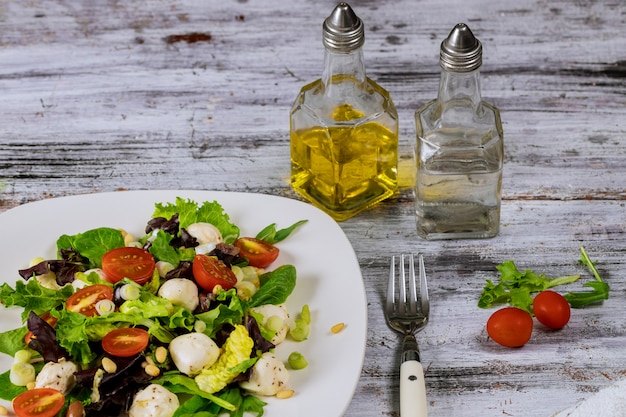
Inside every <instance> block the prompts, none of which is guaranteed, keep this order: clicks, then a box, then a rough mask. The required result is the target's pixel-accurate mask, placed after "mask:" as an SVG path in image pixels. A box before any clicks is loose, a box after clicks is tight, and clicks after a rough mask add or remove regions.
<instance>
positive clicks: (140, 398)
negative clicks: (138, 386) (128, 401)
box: [128, 384, 180, 417]
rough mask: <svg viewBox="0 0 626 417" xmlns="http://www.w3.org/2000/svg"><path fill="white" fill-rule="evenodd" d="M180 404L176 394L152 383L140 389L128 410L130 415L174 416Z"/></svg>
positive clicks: (144, 416) (147, 416) (134, 416)
mask: <svg viewBox="0 0 626 417" xmlns="http://www.w3.org/2000/svg"><path fill="white" fill-rule="evenodd" d="M179 406H180V402H179V401H178V397H177V396H176V394H173V393H172V392H170V391H168V390H167V389H166V388H163V387H162V386H161V385H157V384H151V385H148V386H147V387H146V388H144V389H142V390H141V391H139V392H138V393H137V394H136V395H135V398H134V399H133V404H132V405H131V406H130V410H128V415H129V417H172V416H173V415H174V412H175V411H176V409H178V407H179Z"/></svg>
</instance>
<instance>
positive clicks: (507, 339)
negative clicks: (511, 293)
mask: <svg viewBox="0 0 626 417" xmlns="http://www.w3.org/2000/svg"><path fill="white" fill-rule="evenodd" d="M532 332H533V318H532V317H531V316H530V314H528V313H527V312H526V311H524V310H522V309H519V308H516V307H505V308H502V309H500V310H498V311H496V312H495V313H493V314H492V315H491V317H489V320H487V334H489V337H491V339H493V341H494V342H496V343H499V344H501V345H502V346H506V347H520V346H524V345H525V344H526V342H528V341H529V340H530V335H531V334H532Z"/></svg>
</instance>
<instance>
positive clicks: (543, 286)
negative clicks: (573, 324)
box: [478, 246, 610, 314]
mask: <svg viewBox="0 0 626 417" xmlns="http://www.w3.org/2000/svg"><path fill="white" fill-rule="evenodd" d="M580 253H581V258H580V259H579V260H578V262H580V263H581V264H583V265H585V266H587V268H589V270H590V271H591V272H592V274H593V275H594V277H595V281H590V282H586V283H585V284H583V286H585V287H590V288H591V289H592V290H591V291H575V292H569V293H567V294H565V295H564V297H565V299H566V300H567V301H568V302H569V304H570V305H571V306H572V307H574V308H580V307H584V306H586V305H587V304H591V303H594V302H598V301H602V300H606V299H607V298H608V297H609V291H610V287H609V285H608V284H607V283H606V282H604V281H603V280H602V278H601V277H600V274H599V273H598V270H597V269H596V267H595V262H593V261H591V259H590V258H589V256H588V255H587V252H585V248H583V247H582V246H581V247H580ZM496 268H497V269H498V271H500V274H501V275H500V280H499V282H497V283H494V282H493V281H491V280H489V279H488V280H487V283H486V284H485V287H484V288H483V291H482V293H481V295H480V298H479V300H478V307H480V308H489V307H492V306H494V305H500V304H509V305H511V306H513V307H518V308H521V309H522V310H525V311H527V312H529V313H531V314H532V306H533V294H535V293H539V292H541V291H544V290H547V289H549V288H553V287H556V286H559V285H565V284H570V283H572V282H576V281H578V280H579V279H580V274H577V275H565V276H561V277H556V278H548V277H547V276H546V275H545V274H538V273H536V272H533V271H531V270H529V269H527V270H525V271H524V272H520V271H519V270H518V269H517V266H515V263H514V262H513V261H505V262H503V263H501V264H500V265H498V266H497V267H496Z"/></svg>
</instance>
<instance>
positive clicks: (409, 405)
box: [400, 360, 428, 417]
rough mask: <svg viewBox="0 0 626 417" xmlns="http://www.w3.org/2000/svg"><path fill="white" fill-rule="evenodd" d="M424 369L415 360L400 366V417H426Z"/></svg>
mask: <svg viewBox="0 0 626 417" xmlns="http://www.w3.org/2000/svg"><path fill="white" fill-rule="evenodd" d="M427 414H428V410H427V407H426V384H425V382H424V368H422V364H421V363H419V362H418V361H416V360H409V361H405V362H402V364H401V365H400V417H426V415H427Z"/></svg>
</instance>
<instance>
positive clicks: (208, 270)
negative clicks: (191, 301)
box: [192, 255, 237, 291]
mask: <svg viewBox="0 0 626 417" xmlns="http://www.w3.org/2000/svg"><path fill="white" fill-rule="evenodd" d="M192 272H193V277H194V279H195V280H196V282H197V283H198V285H199V286H200V287H202V288H203V289H205V290H206V291H213V288H214V287H215V286H216V285H220V286H221V287H222V289H224V290H229V289H231V288H233V287H234V286H235V284H236V283H237V277H236V276H235V273H234V272H233V271H232V270H231V269H230V268H229V267H228V266H226V264H225V263H224V262H222V261H220V260H219V259H217V258H214V257H212V256H207V255H196V256H195V258H193V267H192Z"/></svg>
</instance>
